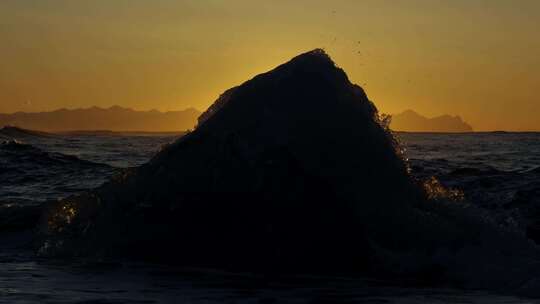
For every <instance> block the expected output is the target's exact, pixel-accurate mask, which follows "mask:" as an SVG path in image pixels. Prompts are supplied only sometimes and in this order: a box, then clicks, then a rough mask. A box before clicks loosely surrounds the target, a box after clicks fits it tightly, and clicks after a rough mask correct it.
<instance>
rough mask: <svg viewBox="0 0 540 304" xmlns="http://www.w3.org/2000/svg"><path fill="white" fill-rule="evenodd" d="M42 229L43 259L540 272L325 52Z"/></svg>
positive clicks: (486, 276) (521, 242) (262, 80)
mask: <svg viewBox="0 0 540 304" xmlns="http://www.w3.org/2000/svg"><path fill="white" fill-rule="evenodd" d="M430 187H432V188H430ZM39 229H40V235H39V237H40V241H39V242H38V247H39V253H40V254H41V255H43V256H97V257H103V256H116V257H119V256H120V257H125V258H127V257H129V258H142V259H145V260H152V261H159V262H166V263H174V264H181V265H188V266H204V267H217V268H226V269H234V270H255V271H262V272H277V273H299V272H303V273H305V272H307V273H334V274H336V273H339V274H342V273H346V274H353V275H369V276H376V277H385V278H407V279H409V280H411V282H414V283H413V284H442V285H452V286H459V287H468V288H492V289H499V290H502V289H506V290H518V289H519V288H520V287H521V285H520V284H521V283H522V282H523V281H528V280H529V279H531V278H532V277H534V274H535V273H539V272H538V270H539V267H538V265H537V264H534V263H531V262H533V261H535V256H537V255H538V251H537V249H536V247H535V246H533V245H532V244H530V243H529V242H528V241H527V240H526V238H524V237H522V236H519V235H514V234H512V233H511V232H505V231H499V230H498V229H497V227H494V226H493V225H492V224H491V223H489V222H488V221H483V220H482V214H481V213H477V212H476V211H475V209H474V208H472V207H470V206H468V205H467V204H466V203H465V202H456V201H453V198H452V196H450V195H447V192H445V190H444V189H443V188H438V185H437V184H431V185H427V188H426V187H424V186H423V185H421V183H420V182H419V181H416V180H414V179H413V178H412V177H411V176H410V175H409V173H408V167H407V164H406V163H405V162H404V160H403V159H402V158H401V155H400V150H399V147H398V146H397V145H396V142H395V140H394V139H393V137H392V135H391V133H390V132H389V130H388V129H387V125H386V120H385V119H383V118H382V117H381V116H379V114H378V112H377V109H376V107H375V105H374V104H373V103H372V102H371V101H370V100H369V99H368V98H367V96H366V94H365V92H364V91H363V89H362V88H361V87H359V86H357V85H354V84H352V83H351V82H350V81H349V80H348V78H347V75H346V74H345V73H344V71H343V70H341V69H339V68H337V67H336V66H335V64H334V63H333V62H332V60H331V59H330V58H329V57H328V55H326V54H325V53H324V52H323V51H322V50H314V51H311V52H308V53H305V54H302V55H299V56H297V57H295V58H293V59H292V60H291V61H289V62H287V63H285V64H283V65H281V66H279V67H277V68H276V69H274V70H272V71H270V72H267V73H264V74H261V75H258V76H256V77H254V78H253V79H251V80H249V81H247V82H245V83H244V84H242V85H240V86H238V87H236V88H233V89H230V90H228V91H226V92H225V93H224V94H223V95H222V96H221V97H220V98H219V99H218V100H217V101H216V102H215V103H214V104H213V105H212V106H211V107H210V108H209V109H208V110H207V111H206V112H205V113H203V114H202V115H201V116H200V118H199V124H198V126H197V127H196V129H195V130H194V131H193V132H191V133H188V134H186V135H185V136H183V137H182V138H180V139H179V140H178V141H176V142H175V143H173V144H171V145H169V146H167V147H166V148H164V149H163V150H162V151H161V152H160V153H158V154H157V155H156V156H155V157H154V158H153V159H152V160H151V161H150V162H149V163H147V164H145V165H143V166H141V167H139V168H137V169H132V170H129V171H126V172H124V173H123V174H120V175H117V176H116V177H114V178H113V179H112V180H111V181H110V182H109V183H107V184H105V185H104V186H102V187H100V188H98V189H96V190H94V191H91V192H89V193H86V194H83V195H80V196H76V197H70V198H67V199H64V200H61V201H59V202H55V203H51V204H50V206H49V208H48V210H47V211H46V213H45V214H44V215H43V217H42V219H41V223H40V227H39ZM501 248H504V250H500V249H501ZM508 251H510V252H511V253H508ZM501 261H504V265H503V266H501V265H500V263H501ZM508 273H511V275H508ZM527 292H529V289H527Z"/></svg>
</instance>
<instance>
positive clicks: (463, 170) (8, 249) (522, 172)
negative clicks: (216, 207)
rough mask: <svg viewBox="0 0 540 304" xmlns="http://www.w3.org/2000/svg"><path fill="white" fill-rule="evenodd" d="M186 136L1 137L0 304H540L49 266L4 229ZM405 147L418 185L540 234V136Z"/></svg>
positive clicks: (446, 138)
mask: <svg viewBox="0 0 540 304" xmlns="http://www.w3.org/2000/svg"><path fill="white" fill-rule="evenodd" d="M178 136H179V135H171V134H161V135H159V134H154V135H152V136H149V135H145V134H140V135H134V134H129V135H117V134H116V135H115V134H71V135H50V134H40V133H32V132H22V131H20V130H15V131H13V130H12V131H11V132H4V133H0V142H3V143H2V144H0V303H220V302H227V303H235V302H242V303H276V302H291V303H326V302H331V303H345V302H346V303H534V302H533V301H530V300H520V299H517V298H512V297H504V296H495V295H490V294H486V293H482V292H468V293H464V292H461V291H459V292H458V291H453V290H443V289H436V290H432V289H429V290H426V289H422V290H416V289H405V288H398V287H395V288H389V287H379V285H381V284H378V283H376V282H375V283H374V282H368V281H362V280H347V279H339V278H320V277H318V278H309V280H308V282H310V283H309V284H308V285H306V284H305V283H303V284H302V285H298V284H296V282H295V280H294V279H292V278H288V279H287V280H285V281H284V280H282V279H267V278H261V277H257V276H254V275H249V274H231V273H223V272H212V271H208V270H194V269H189V270H187V269H171V268H162V267H158V266H150V265H136V264H125V263H120V262H118V263H116V262H110V263H109V262H107V263H103V264H99V263H98V264H96V263H86V262H84V261H76V262H62V263H60V262H51V261H46V260H41V259H38V258H36V257H35V256H34V255H33V253H32V252H31V251H30V250H27V249H26V248H27V246H26V245H27V244H26V243H27V242H28V239H29V238H25V237H21V233H11V232H9V231H8V230H9V229H7V230H6V229H5V227H8V228H9V225H4V224H3V223H2V221H6V220H7V221H10V220H11V221H13V219H10V218H9V216H10V214H11V213H10V210H11V209H12V208H14V207H17V206H31V205H39V204H41V203H42V202H44V201H50V200H57V199H60V198H63V197H66V196H69V195H72V194H76V193H79V192H82V191H84V190H86V189H91V188H94V187H96V186H99V185H100V184H102V183H103V182H105V181H106V180H107V179H108V178H110V177H111V176H112V175H114V174H115V173H117V172H119V171H121V170H123V169H124V168H128V167H133V166H138V165H140V164H143V163H144V162H146V161H148V160H149V159H150V158H151V157H152V155H154V154H155V153H156V151H158V150H159V149H160V148H161V147H162V146H163V145H165V144H168V143H171V142H172V141H174V140H175V139H176V138H177V137H178ZM398 137H399V139H400V142H401V143H402V146H403V148H404V149H405V150H406V156H407V157H408V158H409V162H410V165H411V168H412V174H413V175H414V176H416V177H417V178H419V179H427V178H429V177H431V176H435V177H436V178H437V179H438V180H440V182H441V183H442V184H443V185H445V186H447V187H451V188H455V189H459V190H461V191H463V193H464V195H465V198H466V199H467V200H468V201H469V202H470V203H471V204H475V205H477V206H479V207H481V208H485V209H486V210H490V211H491V213H492V214H493V216H494V217H495V219H496V220H497V221H500V223H501V225H514V226H516V229H517V228H519V227H522V226H527V229H525V231H526V232H527V233H530V234H531V236H533V235H534V233H536V230H535V229H536V226H535V222H534V221H535V219H528V218H527V217H526V216H524V215H523V214H521V213H520V210H522V209H523V208H525V207H522V206H526V208H528V209H527V210H529V211H530V209H531V208H533V209H534V208H537V207H535V206H540V201H538V200H539V197H540V195H539V194H540V133H475V134H425V133H423V134H415V133H400V134H398ZM520 208H521V209H520ZM516 210H517V211H516ZM529 214H531V213H530V212H529ZM2 227H4V230H5V231H2V230H1V229H2ZM538 227H539V228H540V225H539V226H538ZM538 232H539V233H540V229H539V230H538ZM27 233H28V234H29V233H30V232H27ZM539 235H540V234H539ZM305 279H306V278H304V279H303V280H302V281H303V282H306V280H305ZM224 282H226V283H227V284H226V286H225V285H224ZM383 285H384V284H383Z"/></svg>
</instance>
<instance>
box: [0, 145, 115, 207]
mask: <svg viewBox="0 0 540 304" xmlns="http://www.w3.org/2000/svg"><path fill="white" fill-rule="evenodd" d="M114 171H115V168H113V167H111V166H109V165H105V164H99V163H94V162H91V161H87V160H82V159H80V158H78V157H76V156H73V155H65V154H62V153H56V152H47V151H44V150H42V149H40V148H38V147H36V146H33V145H30V144H26V143H24V142H21V141H19V140H15V139H9V140H5V141H3V142H0V185H2V187H1V188H0V201H4V202H11V203H13V202H25V203H27V202H28V201H44V200H49V199H58V198H62V197H65V196H67V195H70V194H74V193H78V192H80V191H83V190H85V189H90V188H94V187H96V186H99V185H100V184H101V183H103V182H104V181H105V180H106V179H107V178H108V177H110V176H111V174H112V173H113V172H114Z"/></svg>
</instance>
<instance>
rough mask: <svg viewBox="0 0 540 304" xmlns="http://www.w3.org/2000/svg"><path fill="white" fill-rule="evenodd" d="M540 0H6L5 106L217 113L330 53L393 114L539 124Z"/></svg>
mask: <svg viewBox="0 0 540 304" xmlns="http://www.w3.org/2000/svg"><path fill="white" fill-rule="evenodd" d="M539 29H540V1H537V0H521V1H510V0H452V1H450V0H448V1H443V0H409V1H399V0H393V1H390V0H333V1H318V0H309V1H307V0H301V1H300V0H299V1H288V0H275V1H255V0H227V1H226V0H189V1H180V0H176V1H173V0H152V1H148V0H93V1H73V0H1V1H0V58H1V60H0V112H14V111H43V110H53V109H57V108H62V107H66V108H76V107H89V106H93V105H97V106H102V107H107V106H110V105H113V104H117V105H121V106H125V107H132V108H135V109H152V108H156V109H159V110H176V109H183V108H187V107H191V106H193V107H195V108H198V109H199V110H204V109H206V107H208V106H209V105H210V104H211V103H212V102H213V100H214V99H215V98H216V97H217V96H218V95H219V94H220V93H221V92H223V91H224V90H226V89H227V88H229V87H231V86H234V85H237V84H239V83H241V82H243V81H245V80H247V79H248V78H251V77H252V76H254V75H255V74H258V73H260V72H264V71H266V70H269V69H271V68H272V67H274V66H276V65H278V64H280V63H282V62H284V61H286V60H288V59H289V58H291V57H293V56H294V55H296V54H298V53H300V52H304V51H307V50H310V49H313V48H317V47H322V48H324V49H325V50H326V51H327V52H328V53H329V54H330V55H331V56H332V57H333V59H334V60H335V61H336V63H337V64H338V65H339V66H341V67H342V68H344V69H345V70H346V72H347V73H348V74H349V77H350V78H351V80H352V81H353V82H356V83H358V84H360V85H362V86H363V87H364V88H365V89H366V91H367V93H368V95H369V96H370V98H371V99H372V100H373V101H374V102H375V103H376V104H377V106H378V107H379V109H380V110H381V111H382V112H386V113H397V112H400V111H403V110H405V109H409V108H412V109H414V110H416V111H418V112H420V113H422V114H424V115H426V116H435V115H439V114H459V115H461V116H462V117H463V118H464V120H466V121H468V122H469V123H471V124H472V125H473V126H474V127H475V130H540V119H539V117H540V98H539V97H538V96H539V95H538V93H537V89H538V88H540V74H539V73H540V38H539V37H540V34H539V33H538V31H539Z"/></svg>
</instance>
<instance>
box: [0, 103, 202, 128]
mask: <svg viewBox="0 0 540 304" xmlns="http://www.w3.org/2000/svg"><path fill="white" fill-rule="evenodd" d="M199 115H200V112H199V111H197V110H195V109H193V108H189V109H186V110H183V111H170V112H159V111H156V110H151V111H135V110H132V109H128V108H123V107H119V106H112V107H110V108H106V109H105V108H100V107H91V108H87V109H73V110H68V109H59V110H56V111H52V112H38V113H25V112H17V113H13V114H0V126H16V127H19V128H24V129H30V130H40V131H48V132H65V131H96V130H108V131H149V132H177V131H185V130H188V129H191V128H193V126H195V124H196V123H197V117H198V116H199Z"/></svg>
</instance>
